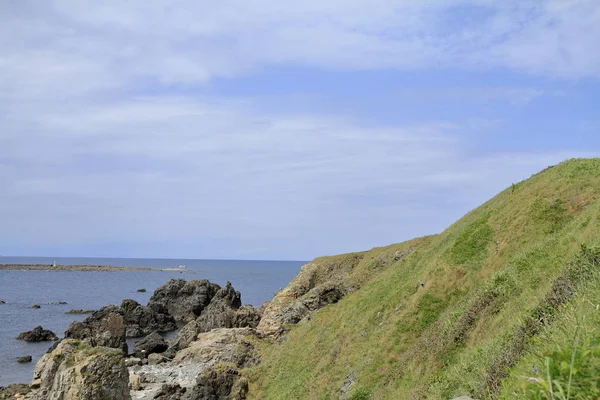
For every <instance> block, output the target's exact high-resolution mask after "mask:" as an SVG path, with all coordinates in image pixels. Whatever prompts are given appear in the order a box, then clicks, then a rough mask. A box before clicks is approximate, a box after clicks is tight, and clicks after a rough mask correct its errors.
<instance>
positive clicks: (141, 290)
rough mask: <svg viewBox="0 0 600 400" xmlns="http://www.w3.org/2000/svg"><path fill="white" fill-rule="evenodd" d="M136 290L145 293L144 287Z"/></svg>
mask: <svg viewBox="0 0 600 400" xmlns="http://www.w3.org/2000/svg"><path fill="white" fill-rule="evenodd" d="M137 292H138V293H146V289H143V288H142V289H138V290H137Z"/></svg>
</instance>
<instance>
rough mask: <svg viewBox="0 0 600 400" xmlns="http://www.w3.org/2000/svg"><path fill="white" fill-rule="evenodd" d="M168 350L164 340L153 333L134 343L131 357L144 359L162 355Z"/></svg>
mask: <svg viewBox="0 0 600 400" xmlns="http://www.w3.org/2000/svg"><path fill="white" fill-rule="evenodd" d="M167 348H169V345H168V344H167V342H165V339H163V337H162V336H160V335H159V334H158V333H156V332H153V333H151V334H150V335H148V336H146V337H145V338H143V339H142V340H138V341H137V342H135V345H134V346H133V355H134V356H135V357H139V358H144V357H148V356H149V355H150V354H153V353H162V352H164V351H165V350H167Z"/></svg>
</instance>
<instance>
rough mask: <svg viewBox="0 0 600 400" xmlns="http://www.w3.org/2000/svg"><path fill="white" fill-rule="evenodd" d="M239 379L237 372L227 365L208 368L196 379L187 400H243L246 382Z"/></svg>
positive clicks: (246, 391)
mask: <svg viewBox="0 0 600 400" xmlns="http://www.w3.org/2000/svg"><path fill="white" fill-rule="evenodd" d="M240 378H241V377H240V373H239V371H238V370H236V369H234V368H230V367H228V366H227V365H217V366H214V367H209V368H207V369H206V370H205V371H204V372H203V373H202V374H201V375H200V376H199V377H198V379H197V381H196V382H197V384H196V386H195V387H194V388H193V389H192V391H191V393H190V395H189V397H188V399H198V400H203V399H206V400H209V399H210V400H244V399H246V394H247V393H248V382H247V381H246V380H245V379H243V380H242V379H240ZM239 381H242V382H239Z"/></svg>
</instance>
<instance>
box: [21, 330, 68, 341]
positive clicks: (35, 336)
mask: <svg viewBox="0 0 600 400" xmlns="http://www.w3.org/2000/svg"><path fill="white" fill-rule="evenodd" d="M17 340H24V341H26V342H50V341H55V340H58V337H56V335H55V334H54V332H52V331H50V330H48V329H44V328H42V327H41V326H36V327H35V328H33V330H32V331H27V332H21V333H20V334H19V336H17Z"/></svg>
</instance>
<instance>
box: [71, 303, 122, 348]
mask: <svg viewBox="0 0 600 400" xmlns="http://www.w3.org/2000/svg"><path fill="white" fill-rule="evenodd" d="M125 332H126V326H125V320H124V319H123V316H122V315H121V314H120V313H119V312H118V307H116V306H108V307H103V308H102V309H100V310H98V311H96V312H94V313H93V314H92V315H90V316H89V317H87V318H86V319H85V320H84V321H76V322H73V323H72V324H71V325H70V326H69V328H68V329H67V330H66V332H65V338H69V339H78V340H83V341H85V342H86V343H88V344H89V345H90V346H104V347H112V348H114V349H120V350H121V351H122V352H123V354H127V341H126V337H125Z"/></svg>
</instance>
